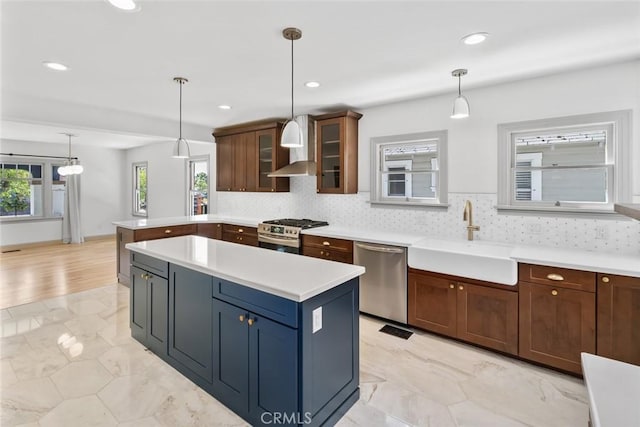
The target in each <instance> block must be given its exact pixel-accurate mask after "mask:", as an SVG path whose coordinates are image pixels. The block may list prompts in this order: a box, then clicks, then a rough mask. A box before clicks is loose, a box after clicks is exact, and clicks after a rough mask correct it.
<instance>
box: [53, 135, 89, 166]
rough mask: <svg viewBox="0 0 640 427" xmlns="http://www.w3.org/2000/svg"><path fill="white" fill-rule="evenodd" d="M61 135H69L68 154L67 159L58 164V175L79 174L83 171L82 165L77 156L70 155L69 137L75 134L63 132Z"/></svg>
mask: <svg viewBox="0 0 640 427" xmlns="http://www.w3.org/2000/svg"><path fill="white" fill-rule="evenodd" d="M62 135H67V136H68V137H69V156H68V157H67V161H66V162H65V164H64V166H60V167H59V168H58V175H60V176H67V175H80V174H81V173H82V172H83V171H84V167H82V165H81V164H80V161H79V160H78V159H77V158H72V157H71V137H74V136H76V135H74V134H72V133H63V134H62Z"/></svg>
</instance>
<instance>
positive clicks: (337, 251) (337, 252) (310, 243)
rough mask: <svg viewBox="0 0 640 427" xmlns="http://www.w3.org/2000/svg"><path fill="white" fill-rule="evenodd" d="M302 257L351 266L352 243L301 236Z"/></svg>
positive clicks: (349, 241) (330, 238) (321, 237)
mask: <svg viewBox="0 0 640 427" xmlns="http://www.w3.org/2000/svg"><path fill="white" fill-rule="evenodd" d="M302 255H305V256H310V257H314V258H322V259H328V260H329V261H338V262H344V263H347V264H353V242H352V241H351V240H345V239H336V238H333V237H323V236H311V235H303V236H302Z"/></svg>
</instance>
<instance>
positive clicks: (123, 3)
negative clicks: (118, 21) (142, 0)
mask: <svg viewBox="0 0 640 427" xmlns="http://www.w3.org/2000/svg"><path fill="white" fill-rule="evenodd" d="M107 1H108V2H109V3H111V5H112V6H113V7H117V8H118V9H121V10H127V11H129V12H135V11H138V10H140V6H138V5H137V4H136V2H135V1H133V0H107Z"/></svg>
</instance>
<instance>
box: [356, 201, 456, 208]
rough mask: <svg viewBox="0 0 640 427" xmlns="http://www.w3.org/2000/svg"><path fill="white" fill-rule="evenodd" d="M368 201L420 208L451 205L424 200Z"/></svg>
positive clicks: (376, 203) (384, 204)
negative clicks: (424, 201) (425, 201)
mask: <svg viewBox="0 0 640 427" xmlns="http://www.w3.org/2000/svg"><path fill="white" fill-rule="evenodd" d="M367 203H369V204H371V205H372V206H373V205H381V206H409V207H413V208H415V207H418V208H436V209H447V208H448V207H449V206H450V205H449V204H448V203H422V202H401V201H397V202H393V201H380V200H368V201H367Z"/></svg>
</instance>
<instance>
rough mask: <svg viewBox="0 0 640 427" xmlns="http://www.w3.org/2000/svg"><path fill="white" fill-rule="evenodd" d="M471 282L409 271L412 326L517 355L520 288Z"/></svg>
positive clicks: (410, 319) (409, 319) (418, 271)
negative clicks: (518, 289)
mask: <svg viewBox="0 0 640 427" xmlns="http://www.w3.org/2000/svg"><path fill="white" fill-rule="evenodd" d="M464 280H466V281H464ZM468 282H469V280H468V279H462V278H460V277H455V276H448V275H443V274H438V273H430V272H426V271H421V270H414V269H409V282H408V287H409V289H408V291H409V292H408V307H409V313H408V323H409V324H410V325H412V326H416V327H419V328H422V329H425V330H428V331H433V332H437V333H439V334H443V335H448V336H451V337H454V338H458V339H461V340H464V341H468V342H471V343H474V344H478V345H481V346H483V347H488V348H492V349H495V350H499V351H502V352H505V353H511V354H517V352H518V292H517V288H514V289H513V290H511V289H505V288H499V287H498V286H501V285H495V284H491V285H489V284H487V285H482V284H478V283H480V282H478V283H468Z"/></svg>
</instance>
